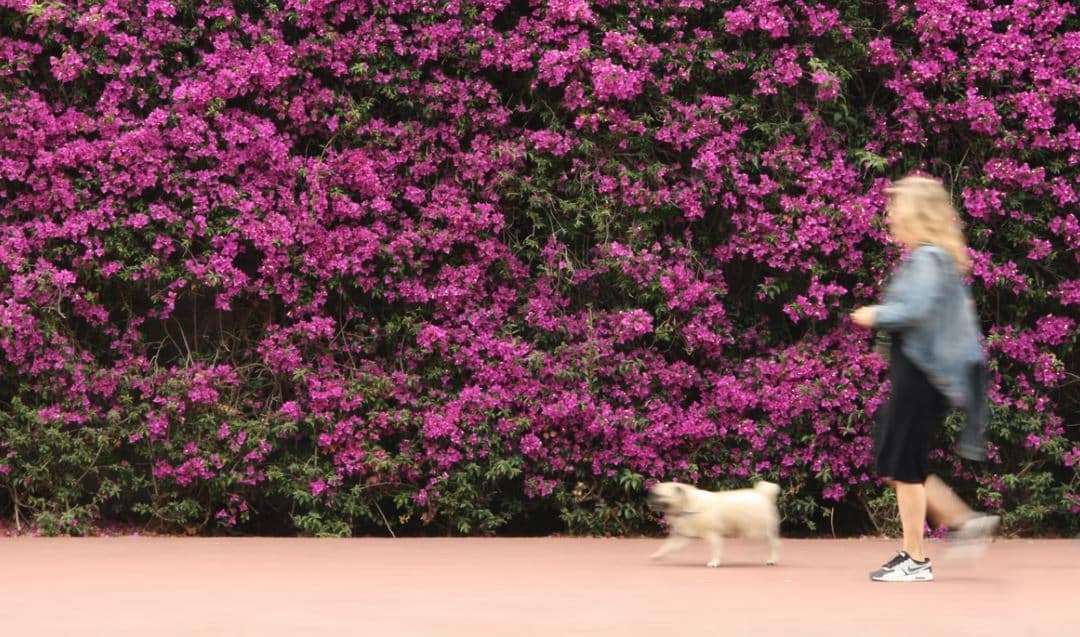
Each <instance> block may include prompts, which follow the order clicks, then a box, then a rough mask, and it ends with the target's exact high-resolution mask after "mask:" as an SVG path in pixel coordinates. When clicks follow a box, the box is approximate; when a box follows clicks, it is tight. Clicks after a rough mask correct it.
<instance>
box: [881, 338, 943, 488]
mask: <svg viewBox="0 0 1080 637" xmlns="http://www.w3.org/2000/svg"><path fill="white" fill-rule="evenodd" d="M901 342H902V337H901V335H900V334H897V333H893V334H892V343H891V344H890V347H889V381H890V385H891V388H890V391H889V402H888V403H887V404H886V405H885V406H884V408H883V409H882V411H881V412H880V413H879V418H878V422H877V426H876V428H875V431H874V436H873V439H874V455H875V456H876V458H877V471H878V475H880V476H881V477H883V478H892V479H893V480H896V481H898V482H908V483H913V484H916V483H921V482H924V481H925V480H926V476H927V475H928V474H927V464H928V461H929V457H930V450H931V449H933V446H934V441H935V438H936V437H937V432H938V430H939V429H940V428H941V424H942V422H944V420H945V414H946V412H948V410H949V403H948V400H946V398H945V396H943V395H942V394H941V392H940V391H938V389H937V388H936V387H934V386H933V385H932V384H931V383H930V380H929V379H927V377H926V374H925V373H923V371H922V370H921V369H919V368H918V367H916V366H915V364H914V363H913V362H911V359H910V358H908V357H907V356H906V355H905V354H904V351H903V349H902V348H901V347H900V345H901Z"/></svg>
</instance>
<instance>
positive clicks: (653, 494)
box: [645, 482, 690, 513]
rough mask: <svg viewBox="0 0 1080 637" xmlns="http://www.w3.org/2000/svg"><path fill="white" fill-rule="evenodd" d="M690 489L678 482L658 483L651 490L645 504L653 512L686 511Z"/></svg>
mask: <svg viewBox="0 0 1080 637" xmlns="http://www.w3.org/2000/svg"><path fill="white" fill-rule="evenodd" d="M689 496H690V487H688V486H686V485H685V484H680V483H678V482H658V483H656V484H654V485H653V486H652V488H651V489H649V493H648V495H646V496H645V502H646V503H647V504H648V505H649V508H650V509H652V510H653V511H659V512H661V513H677V512H679V511H685V510H686V503H687V498H688V497H689Z"/></svg>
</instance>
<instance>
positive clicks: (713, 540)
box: [705, 533, 724, 568]
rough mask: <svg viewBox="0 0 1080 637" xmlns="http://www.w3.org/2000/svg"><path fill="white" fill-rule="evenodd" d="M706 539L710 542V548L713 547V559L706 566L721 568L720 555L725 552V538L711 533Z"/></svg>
mask: <svg viewBox="0 0 1080 637" xmlns="http://www.w3.org/2000/svg"><path fill="white" fill-rule="evenodd" d="M705 539H707V540H708V541H709V546H711V547H712V559H711V560H709V563H708V564H706V565H705V566H708V567H709V568H716V567H717V566H720V555H721V553H723V551H724V536H722V535H720V534H719V533H709V534H708V535H706V536H705Z"/></svg>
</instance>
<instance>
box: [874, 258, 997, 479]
mask: <svg viewBox="0 0 1080 637" xmlns="http://www.w3.org/2000/svg"><path fill="white" fill-rule="evenodd" d="M874 322H875V324H876V325H877V327H879V328H882V329H885V330H889V331H890V332H900V333H902V334H903V342H902V347H903V350H904V353H905V354H907V356H908V357H909V358H910V359H911V361H912V362H913V363H915V365H916V366H917V367H918V368H919V369H921V370H922V371H923V372H924V373H926V377H927V378H928V379H929V380H930V382H931V383H932V384H933V385H934V386H935V387H937V389H938V390H939V391H940V392H941V393H942V394H943V395H944V396H945V397H946V398H947V399H948V400H949V402H950V403H951V404H952V405H953V406H954V407H962V408H964V409H965V410H966V412H967V422H966V424H965V426H964V429H963V430H962V431H961V432H960V437H959V439H958V440H957V443H956V452H957V453H958V454H959V455H960V456H961V457H964V458H968V459H971V460H985V459H986V427H987V424H988V423H989V420H990V407H989V402H988V401H987V384H988V374H987V370H986V355H985V352H984V348H983V339H982V333H981V331H980V329H979V322H978V319H977V318H976V316H975V302H974V301H973V300H972V298H971V291H970V290H969V289H968V287H967V285H966V284H965V283H964V280H963V279H962V278H961V277H960V273H959V272H958V271H957V269H956V266H955V265H954V263H953V260H952V257H950V256H949V254H948V253H947V252H945V250H943V249H942V248H940V247H938V246H935V245H929V244H924V245H922V246H919V247H918V248H916V249H915V250H912V252H911V254H910V255H908V257H907V258H906V259H904V261H903V262H902V263H901V264H900V267H899V268H897V270H896V273H895V274H894V275H893V277H892V280H891V281H890V282H889V285H888V288H887V289H886V292H885V298H884V302H883V303H882V304H881V305H880V306H878V309H877V313H876V314H875V316H874Z"/></svg>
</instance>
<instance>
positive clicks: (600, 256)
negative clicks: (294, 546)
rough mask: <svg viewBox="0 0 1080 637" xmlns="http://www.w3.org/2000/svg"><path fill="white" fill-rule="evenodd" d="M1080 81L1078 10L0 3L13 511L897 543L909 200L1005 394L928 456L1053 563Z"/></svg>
mask: <svg viewBox="0 0 1080 637" xmlns="http://www.w3.org/2000/svg"><path fill="white" fill-rule="evenodd" d="M1078 69H1080V16H1078V11H1077V7H1076V6H1075V5H1074V4H1073V3H1071V2H1068V1H1061V2H1058V1H1051V0H1026V1H1024V0H1021V1H1017V2H1011V3H998V2H993V1H991V0H967V1H963V0H917V1H915V2H896V1H892V0H887V1H883V2H864V1H861V0H858V1H857V0H845V1H843V2H831V3H818V2H814V1H810V0H806V1H804V0H796V1H794V2H778V1H775V0H730V1H723V2H703V1H700V0H678V1H676V0H600V1H594V2H589V1H586V0H552V1H550V2H538V1H535V0H512V1H511V0H481V1H477V2H470V1H467V0H460V1H459V0H386V1H381V0H355V1H343V2H332V1H330V0H259V1H255V0H231V1H230V0H213V1H209V2H195V1H184V0H150V1H146V0H139V1H134V0H132V1H127V0H84V1H76V2H54V1H49V0H45V1H31V0H0V215H2V225H0V234H2V237H0V361H2V362H0V365H2V367H0V374H2V379H0V517H2V518H3V519H5V520H6V521H7V525H8V526H9V527H13V526H15V525H18V527H19V528H21V529H23V530H24V531H25V530H26V529H32V530H36V531H37V532H43V533H88V532H96V531H98V530H100V529H102V528H107V527H108V526H110V525H128V527H130V526H132V525H133V526H134V527H136V528H148V529H153V530H158V531H162V532H188V533H214V532H236V533H293V534H296V533H298V534H313V535H321V534H368V533H382V534H388V533H391V532H392V533H395V534H407V533H448V532H449V533H478V534H486V533H546V532H571V533H636V532H642V531H650V530H651V531H655V530H656V529H657V527H656V518H655V517H653V516H651V515H650V514H648V513H647V512H646V511H645V509H644V507H643V506H642V504H643V497H642V495H643V489H644V487H645V486H647V485H648V484H649V483H650V481H653V480H657V479H678V480H684V481H690V482H694V483H698V484H701V485H703V486H707V487H728V486H736V485H745V484H747V483H748V482H749V481H750V480H751V479H753V478H755V477H767V478H770V479H773V480H776V481H778V482H779V483H780V484H781V485H782V486H783V495H782V498H781V500H782V506H783V510H784V514H785V523H784V525H785V530H786V532H788V533H798V532H811V533H813V532H817V533H820V532H822V531H825V532H835V533H859V532H865V531H868V530H870V531H873V530H875V529H876V530H882V531H887V530H888V529H889V526H890V524H892V521H891V520H890V518H889V515H890V502H889V500H888V499H887V498H888V495H887V494H886V493H885V491H884V489H883V488H882V486H881V484H880V483H878V482H877V481H876V478H875V476H874V475H873V471H872V464H871V462H870V457H869V442H868V435H867V434H868V431H869V427H870V422H871V415H872V414H873V412H874V410H875V409H876V408H877V407H878V406H879V405H880V403H881V402H882V400H883V397H884V392H885V389H886V387H885V378H886V375H885V363H884V362H883V361H882V360H881V359H880V358H879V357H878V356H877V355H876V354H874V353H873V352H872V349H871V343H872V334H871V333H870V332H868V331H866V330H862V329H859V328H856V327H855V326H853V324H852V323H851V322H850V321H849V320H848V319H847V318H846V316H847V313H848V312H849V311H850V310H851V309H852V308H854V307H856V306H858V305H861V304H865V303H868V302H873V301H874V300H875V299H876V298H877V295H878V293H879V289H880V285H881V283H882V281H883V279H884V278H885V277H886V276H887V275H888V272H889V271H890V269H891V268H892V267H893V266H894V265H895V264H896V262H897V259H898V257H899V254H898V251H897V249H896V248H895V247H894V246H891V245H889V244H888V243H887V242H886V241H885V236H884V229H883V226H882V222H881V210H882V206H883V203H884V199H883V194H882V186H883V185H884V184H885V183H887V180H888V179H890V178H895V177H898V176H901V175H903V174H906V173H907V172H909V171H913V170H922V171H925V172H927V173H930V174H933V175H937V176H939V177H941V178H942V179H943V180H944V181H945V182H946V184H947V185H948V187H949V188H950V190H951V192H952V194H953V197H954V199H955V201H956V202H957V204H958V207H959V208H960V210H961V214H962V216H963V218H964V221H965V223H966V226H967V235H968V237H969V240H970V244H971V245H970V247H971V251H972V254H973V257H974V264H975V265H974V270H973V272H972V276H971V279H972V285H973V289H974V291H975V295H976V299H977V302H978V305H979V310H980V317H981V320H982V321H983V327H984V330H985V332H986V335H987V339H988V349H989V352H990V355H991V359H992V368H993V376H994V387H993V391H992V400H993V404H994V416H993V422H992V432H991V434H992V436H991V437H992V449H991V459H990V462H988V463H986V464H985V465H980V464H970V463H966V461H960V460H958V459H957V458H956V457H954V456H953V455H952V453H951V451H950V450H949V449H950V447H949V444H948V440H947V437H946V438H943V440H942V445H941V449H940V450H939V451H938V452H936V454H935V456H936V461H937V462H938V464H939V469H940V470H941V471H942V472H943V474H944V475H945V476H946V477H947V479H949V480H950V481H952V482H953V483H954V484H955V485H956V486H957V488H958V489H959V490H960V491H961V492H962V493H963V494H965V496H966V497H968V498H970V499H971V500H972V501H973V502H980V503H981V504H980V506H982V507H983V508H987V509H989V510H992V511H998V512H1003V513H1004V515H1005V521H1006V527H1007V530H1008V531H1010V532H1013V533H1020V534H1060V533H1074V532H1076V531H1078V530H1080V524H1078V518H1080V516H1078V515H1077V514H1078V512H1080V480H1078V479H1077V472H1076V470H1077V465H1078V464H1080V427H1078V423H1080V401H1078V400H1077V396H1078V395H1080V392H1078V391H1077V390H1078V387H1080V385H1078V381H1080V377H1078V375H1077V373H1078V372H1077V370H1078V369H1080V366H1078V364H1077V363H1078V357H1080V354H1078V352H1080V350H1078V347H1077V339H1078V334H1080V330H1078V324H1077V323H1078V321H1077V318H1078V307H1080V274H1078V269H1080V268H1078V263H1080V261H1078V260H1080V221H1078V214H1080V204H1078V197H1080V170H1078V163H1080V130H1078V129H1077V125H1078V124H1077V123H1078V122H1080V108H1078V101H1077V98H1078V95H1080V70H1078ZM959 418H960V416H959V415H957V416H954V417H952V418H951V419H950V420H949V422H948V427H947V428H948V429H950V430H955V428H956V427H958V426H959V423H960V421H959Z"/></svg>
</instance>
